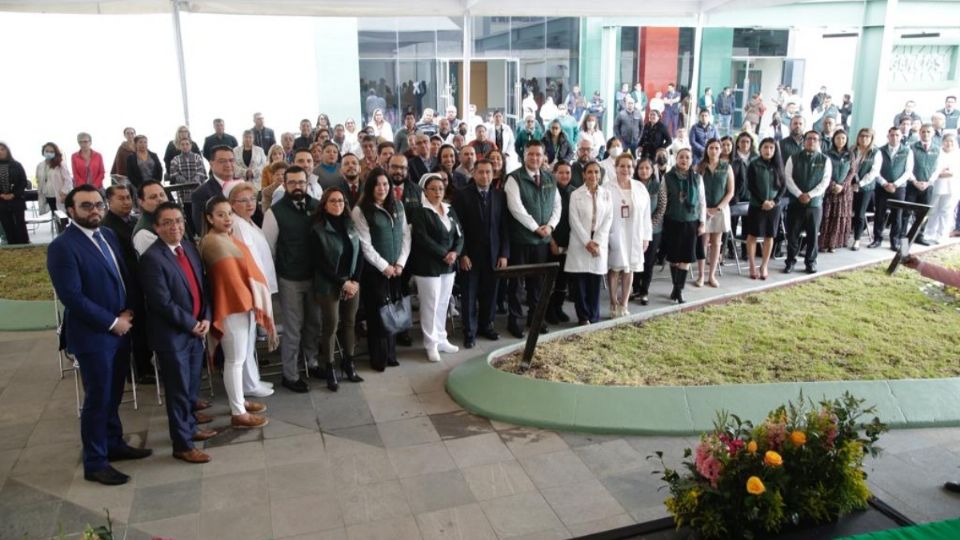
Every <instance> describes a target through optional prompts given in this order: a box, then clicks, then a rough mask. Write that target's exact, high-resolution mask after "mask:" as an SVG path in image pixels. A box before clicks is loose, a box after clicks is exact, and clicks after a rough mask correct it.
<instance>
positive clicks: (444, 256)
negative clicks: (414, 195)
mask: <svg viewBox="0 0 960 540" xmlns="http://www.w3.org/2000/svg"><path fill="white" fill-rule="evenodd" d="M420 188H421V189H422V190H423V195H422V196H421V199H422V200H421V202H422V206H421V207H419V208H415V209H413V210H411V211H410V232H411V236H412V247H411V251H410V259H409V260H410V263H409V264H410V272H411V273H412V274H413V279H414V280H415V281H416V283H417V295H418V296H419V297H420V329H421V330H422V331H423V346H424V347H425V348H426V350H427V359H428V360H430V361H431V362H439V361H440V354H439V353H441V352H445V353H455V352H457V351H458V350H459V348H458V347H457V346H455V345H453V344H451V343H450V342H449V341H448V340H447V306H449V304H450V294H451V293H452V292H453V279H454V276H455V274H454V263H455V262H456V260H457V258H458V257H459V256H460V252H461V251H463V229H461V227H460V220H459V219H457V215H456V214H455V213H454V212H453V210H451V208H450V205H449V204H447V203H445V202H443V195H444V190H445V186H444V181H443V177H442V176H440V175H439V174H433V173H430V174H425V175H423V177H422V178H421V179H420Z"/></svg>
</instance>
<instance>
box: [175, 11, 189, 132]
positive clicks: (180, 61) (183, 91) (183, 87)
mask: <svg viewBox="0 0 960 540" xmlns="http://www.w3.org/2000/svg"><path fill="white" fill-rule="evenodd" d="M170 4H171V5H172V6H173V42H174V45H176V47H177V68H178V69H179V72H180V99H181V100H182V101H183V123H184V125H187V126H189V125H190V106H189V105H188V103H187V66H186V63H185V62H184V58H183V33H182V32H181V31H180V0H170Z"/></svg>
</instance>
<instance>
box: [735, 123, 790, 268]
mask: <svg viewBox="0 0 960 540" xmlns="http://www.w3.org/2000/svg"><path fill="white" fill-rule="evenodd" d="M786 186H787V183H786V181H785V179H784V175H783V162H782V161H780V150H779V148H778V147H777V141H776V140H775V139H774V138H772V137H767V138H766V139H764V140H762V141H760V156H759V157H758V158H757V159H754V160H753V161H751V162H750V164H749V165H748V166H747V184H746V191H747V197H748V199H749V202H750V207H749V209H748V210H747V218H746V220H744V224H743V225H744V229H745V232H746V233H747V242H746V247H747V263H748V264H749V266H750V279H757V278H760V279H767V276H769V275H770V273H769V271H768V270H767V267H768V265H769V263H770V255H771V254H772V253H773V240H774V238H775V237H776V236H777V231H778V230H779V229H780V213H781V212H780V199H781V198H782V197H783V193H784V190H786ZM758 238H763V247H762V258H761V261H760V270H759V271H757V266H756V263H755V262H754V258H753V256H754V252H755V251H756V249H757V239H758Z"/></svg>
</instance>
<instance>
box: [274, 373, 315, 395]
mask: <svg viewBox="0 0 960 540" xmlns="http://www.w3.org/2000/svg"><path fill="white" fill-rule="evenodd" d="M281 384H282V385H283V387H284V388H286V389H287V390H290V391H291V392H296V393H298V394H306V393H307V392H309V391H310V385H308V384H307V381H305V380H303V377H300V378H299V379H297V380H295V381H291V380H290V379H288V378H286V377H284V378H283V382H282V383H281Z"/></svg>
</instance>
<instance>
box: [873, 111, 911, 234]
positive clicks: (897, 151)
mask: <svg viewBox="0 0 960 540" xmlns="http://www.w3.org/2000/svg"><path fill="white" fill-rule="evenodd" d="M902 141H903V132H901V131H900V130H899V129H898V128H895V127H892V128H890V129H888V130H887V144H885V145H883V146H882V147H881V148H880V157H881V159H882V162H881V165H880V177H879V178H877V187H878V189H877V190H876V191H875V193H876V195H875V197H876V199H875V201H874V216H873V242H871V243H870V245H869V246H867V247H868V248H877V247H880V244H881V243H882V242H883V229H884V228H886V224H887V221H888V218H887V212H888V208H887V202H888V201H891V200H895V201H902V200H903V198H904V196H905V195H906V191H907V187H906V186H907V180H909V179H910V178H911V177H913V151H912V150H910V148H908V147H907V146H905V145H903V144H901V142H902ZM889 212H890V217H889V222H890V249H892V250H894V251H897V250H899V249H900V225H901V222H900V214H901V211H900V210H899V209H889Z"/></svg>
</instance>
